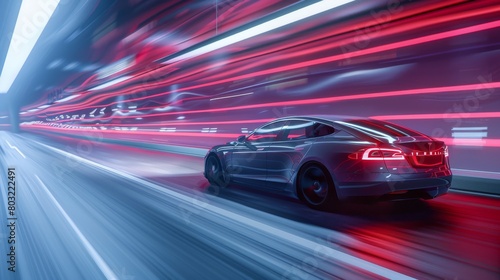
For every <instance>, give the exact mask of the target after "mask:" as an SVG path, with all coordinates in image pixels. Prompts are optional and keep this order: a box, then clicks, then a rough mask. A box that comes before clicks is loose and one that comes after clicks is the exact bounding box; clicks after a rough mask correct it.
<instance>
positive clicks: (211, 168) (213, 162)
mask: <svg viewBox="0 0 500 280" xmlns="http://www.w3.org/2000/svg"><path fill="white" fill-rule="evenodd" d="M205 176H206V178H207V180H208V182H210V184H212V185H215V186H218V187H221V188H225V187H227V185H228V184H229V180H228V178H227V176H226V174H225V172H224V170H222V165H221V163H220V160H219V158H217V156H215V155H210V156H208V157H207V159H206V160H205Z"/></svg>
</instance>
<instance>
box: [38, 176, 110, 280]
mask: <svg viewBox="0 0 500 280" xmlns="http://www.w3.org/2000/svg"><path fill="white" fill-rule="evenodd" d="M35 177H36V179H37V180H38V182H39V183H40V184H41V185H42V187H43V189H44V190H45V192H47V195H48V196H49V197H50V199H51V200H52V202H53V203H54V205H55V206H56V207H57V209H59V211H60V212H61V214H62V215H63V217H64V218H65V219H66V221H67V222H68V223H69V225H70V226H71V228H73V230H74V231H75V232H76V235H77V236H78V238H80V241H81V242H82V243H83V246H84V247H85V249H87V252H88V253H89V255H90V256H91V258H92V259H93V260H94V262H95V263H96V264H97V266H98V267H99V268H100V269H101V271H102V273H103V274H104V276H105V277H106V278H107V279H118V277H117V276H116V274H115V273H114V272H113V271H112V270H111V268H109V266H108V265H107V264H106V262H105V261H104V260H103V259H102V257H101V256H100V255H99V253H97V251H96V250H95V249H94V247H93V246H92V244H90V242H89V241H88V240H87V238H86V237H85V236H84V235H83V234H82V232H81V231H80V229H78V227H77V226H76V225H75V223H74V222H73V220H72V219H71V218H70V217H69V216H68V214H67V213H66V211H64V209H63V208H62V206H61V204H59V202H57V200H56V198H55V197H54V196H53V195H52V193H51V192H50V191H49V189H48V188H47V186H45V184H44V183H43V182H42V180H40V178H39V177H38V176H37V175H35Z"/></svg>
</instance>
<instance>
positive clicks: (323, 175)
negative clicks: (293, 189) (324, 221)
mask: <svg viewBox="0 0 500 280" xmlns="http://www.w3.org/2000/svg"><path fill="white" fill-rule="evenodd" d="M297 194H298V196H299V198H300V199H301V200H302V201H304V202H305V203H306V204H307V206H309V207H311V208H313V209H316V210H322V211H331V210H334V209H335V207H336V206H337V192H336V191H335V186H334V184H333V180H332V178H331V176H330V174H329V173H328V171H327V170H326V168H324V167H323V166H321V165H319V164H316V163H308V164H306V165H304V166H303V167H302V168H301V170H300V172H299V175H298V179H297Z"/></svg>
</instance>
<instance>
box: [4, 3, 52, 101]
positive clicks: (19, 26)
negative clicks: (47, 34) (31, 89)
mask: <svg viewBox="0 0 500 280" xmlns="http://www.w3.org/2000/svg"><path fill="white" fill-rule="evenodd" d="M58 4H59V0H48V1H39V0H23V2H22V3H21V8H20V9H19V15H18V17H17V21H16V25H15V27H14V33H13V34H12V39H11V41H10V45H9V49H8V51H7V57H6V58H5V64H4V66H3V69H2V73H1V74H0V94H2V93H7V92H8V91H9V89H10V87H11V86H12V83H13V82H14V80H15V79H16V77H17V75H18V74H19V71H21V68H22V67H23V65H24V63H25V62H26V59H27V58H28V56H29V54H30V53H31V51H32V50H33V47H34V46H35V44H36V42H37V41H38V38H39V37H40V35H41V34H42V32H43V30H44V29H45V26H46V25H47V23H48V22H49V20H50V18H51V17H52V14H53V13H54V11H55V9H56V8H57V6H58Z"/></svg>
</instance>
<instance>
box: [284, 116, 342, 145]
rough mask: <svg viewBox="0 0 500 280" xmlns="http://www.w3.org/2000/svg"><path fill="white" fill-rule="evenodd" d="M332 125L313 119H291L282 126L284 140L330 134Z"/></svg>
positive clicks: (332, 130)
mask: <svg viewBox="0 0 500 280" xmlns="http://www.w3.org/2000/svg"><path fill="white" fill-rule="evenodd" d="M334 131H335V130H334V129H333V127H331V126H328V125H324V124H321V123H317V122H313V121H301V120H291V121H289V122H288V124H287V125H286V126H285V127H284V128H283V139H284V140H300V139H306V138H313V137H319V136H325V135H328V134H332V133H333V132H334Z"/></svg>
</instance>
